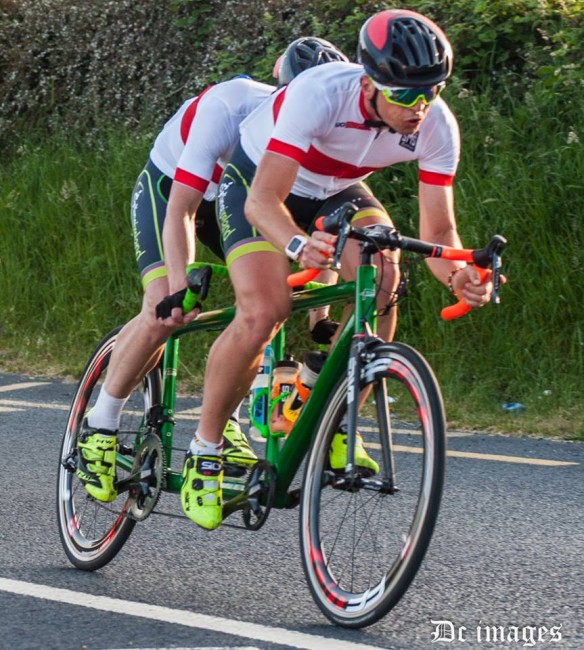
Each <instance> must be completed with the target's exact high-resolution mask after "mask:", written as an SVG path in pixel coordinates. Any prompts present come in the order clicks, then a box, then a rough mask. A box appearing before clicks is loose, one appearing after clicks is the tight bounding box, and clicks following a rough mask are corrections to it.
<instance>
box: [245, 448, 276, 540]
mask: <svg viewBox="0 0 584 650" xmlns="http://www.w3.org/2000/svg"><path fill="white" fill-rule="evenodd" d="M275 491H276V473H275V471H274V468H273V466H272V465H271V464H270V463H268V462H267V461H266V460H258V462H257V463H256V464H255V465H254V466H253V467H252V468H251V470H250V473H249V477H248V479H247V483H246V484H245V492H246V494H247V495H248V505H247V506H246V507H245V508H244V509H243V512H242V516H243V524H244V526H245V527H246V528H247V529H248V530H258V529H259V528H261V527H262V526H263V525H264V524H265V522H266V519H267V518H268V514H269V513H270V510H271V509H272V502H273V500H274V493H275ZM264 496H265V498H264ZM260 501H263V504H262V503H260Z"/></svg>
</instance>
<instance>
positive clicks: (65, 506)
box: [57, 327, 161, 571]
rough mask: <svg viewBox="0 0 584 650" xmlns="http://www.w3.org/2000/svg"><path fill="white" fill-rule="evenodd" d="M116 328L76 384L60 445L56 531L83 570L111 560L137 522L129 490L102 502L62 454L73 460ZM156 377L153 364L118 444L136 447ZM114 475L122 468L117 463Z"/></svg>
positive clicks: (154, 398) (154, 397)
mask: <svg viewBox="0 0 584 650" xmlns="http://www.w3.org/2000/svg"><path fill="white" fill-rule="evenodd" d="M120 329H121V328H119V327H118V328H117V329H115V330H113V331H111V332H110V333H109V334H107V335H106V336H105V337H104V338H103V340H102V341H101V342H100V343H99V344H98V346H97V347H96V348H95V350H94V352H93V354H92V355H91V357H90V358H89V361H88V362H87V365H86V367H85V370H84V371H83V374H82V376H81V379H80V381H79V383H78V385H77V389H76V391H75V395H74V397H73V401H72V403H71V409H70V411H69V416H68V418H67V426H66V429H65V434H64V436H63V442H62V445H61V453H60V457H59V460H60V462H59V472H58V478H57V523H58V528H59V536H60V538H61V542H62V545H63V548H64V550H65V553H66V555H67V557H68V558H69V560H70V561H71V563H72V564H73V565H74V566H76V567H77V568H79V569H83V570H85V571H95V570H97V569H100V568H102V567H103V566H105V565H106V564H108V562H110V561H111V560H112V559H113V558H114V557H115V556H116V555H117V554H118V553H119V551H120V550H121V548H122V547H123V545H124V544H125V542H126V541H127V539H128V537H129V536H130V533H131V532H132V530H133V529H134V526H135V525H136V521H135V520H134V519H132V518H130V517H128V516H127V513H128V509H129V506H130V503H129V501H128V500H129V494H128V492H124V493H122V494H120V495H119V496H118V497H117V499H116V500H115V501H113V502H112V503H101V502H99V501H96V500H95V499H93V498H92V497H90V496H89V494H87V492H86V491H85V489H84V488H83V485H82V483H81V481H80V480H79V479H78V478H77V477H76V475H75V472H74V470H73V469H72V468H71V466H69V467H67V459H72V460H74V458H75V454H76V449H77V437H78V435H79V433H80V429H81V425H82V422H83V418H84V417H85V415H86V413H87V412H88V411H89V409H90V408H91V405H92V403H93V401H94V400H95V398H96V397H97V394H98V392H99V386H100V385H101V382H102V381H103V379H104V377H105V372H106V369H107V367H108V364H109V361H110V358H111V353H112V349H113V346H114V344H115V341H116V337H117V335H118V333H119V331H120ZM160 394H161V380H160V371H159V369H158V368H155V369H154V370H152V371H151V372H150V373H148V375H147V376H146V378H145V379H144V381H143V382H142V383H141V384H140V385H139V386H138V387H137V388H136V389H135V390H134V392H133V393H132V395H131V396H130V399H129V400H128V402H127V404H126V406H125V407H124V411H123V412H122V416H121V420H120V430H119V433H118V449H120V448H121V447H120V446H121V445H124V449H125V452H126V453H127V454H131V453H132V450H134V451H135V448H136V443H137V435H138V434H140V433H142V431H143V429H144V424H145V419H146V413H147V412H148V410H149V408H150V407H151V406H152V405H153V404H157V403H160ZM117 471H118V478H120V473H121V472H123V470H122V471H121V470H120V469H119V468H118V470H117Z"/></svg>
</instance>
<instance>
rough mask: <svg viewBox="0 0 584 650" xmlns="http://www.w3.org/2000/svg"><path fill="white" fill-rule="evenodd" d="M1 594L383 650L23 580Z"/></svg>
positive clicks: (312, 644) (286, 640) (0, 584)
mask: <svg viewBox="0 0 584 650" xmlns="http://www.w3.org/2000/svg"><path fill="white" fill-rule="evenodd" d="M0 591H6V592H8V593H12V594H16V595H19V596H30V597H32V598H41V599H43V600H51V601H54V602H58V603H67V604H69V605H75V606H79V607H88V608H90V609H97V610H100V611H102V612H110V613H112V614H125V615H128V616H139V617H141V618H147V619H149V620H151V621H162V622H163V623H171V624H174V625H184V626H186V627H193V628H198V629H203V630H209V631H212V632H220V633H222V634H233V635H235V636H237V637H244V638H247V639H254V640H256V641H263V642H265V643H276V644H278V645H285V646H290V647H292V648H298V650H380V646H371V645H365V644H362V643H351V642H350V641H341V640H339V639H329V638H327V637H324V636H317V635H316V634H303V633H302V632H294V631H292V630H286V629H284V628H279V627H268V626H265V625H258V624H256V623H246V622H245V621H236V620H232V619H228V618H220V617H218V616H208V615H207V614H196V613H195V612H189V611H186V610H182V609H171V608H170V607H161V606H159V605H149V604H147V603H138V602H133V601H130V600H121V599H118V598H108V597H106V596H93V595H91V594H85V593H83V592H80V591H71V590H69V589H57V588H55V587H48V586H46V585H38V584H34V583H31V582H22V581H20V580H8V579H6V578H0Z"/></svg>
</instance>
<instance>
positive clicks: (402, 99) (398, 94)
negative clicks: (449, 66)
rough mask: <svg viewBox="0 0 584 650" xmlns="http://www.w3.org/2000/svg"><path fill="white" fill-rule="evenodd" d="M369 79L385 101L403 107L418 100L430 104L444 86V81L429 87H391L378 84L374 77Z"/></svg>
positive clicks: (409, 105) (408, 106)
mask: <svg viewBox="0 0 584 650" xmlns="http://www.w3.org/2000/svg"><path fill="white" fill-rule="evenodd" d="M371 81H372V82H373V85H374V86H375V88H377V90H379V91H380V92H381V94H382V95H383V96H384V97H385V100H386V101H387V102H389V103H390V104H395V105H396V106H402V107H403V108H411V107H412V106H415V105H416V104H417V103H418V102H419V101H420V100H422V101H423V102H424V103H425V104H430V102H433V101H434V100H435V99H436V98H437V97H440V94H441V93H442V91H443V90H444V88H445V87H446V83H445V82H444V81H442V82H440V83H439V84H436V85H435V86H431V87H430V88H391V87H390V86H382V85H381V84H378V83H377V82H376V81H375V80H374V79H371Z"/></svg>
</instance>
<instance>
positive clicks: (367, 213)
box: [351, 208, 391, 224]
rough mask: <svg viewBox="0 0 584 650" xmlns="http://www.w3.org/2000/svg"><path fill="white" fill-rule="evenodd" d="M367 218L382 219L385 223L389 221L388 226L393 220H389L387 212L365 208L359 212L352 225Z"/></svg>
mask: <svg viewBox="0 0 584 650" xmlns="http://www.w3.org/2000/svg"><path fill="white" fill-rule="evenodd" d="M367 217H382V219H383V220H384V221H387V223H388V224H391V219H390V218H389V216H388V214H387V212H385V211H384V210H380V209H379V208H364V209H363V210H359V211H358V212H357V213H356V214H355V216H354V217H353V218H352V219H351V223H355V222H356V221H359V220H360V219H366V218H367Z"/></svg>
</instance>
